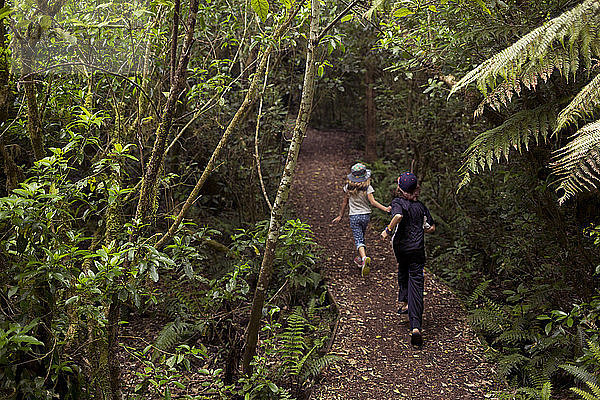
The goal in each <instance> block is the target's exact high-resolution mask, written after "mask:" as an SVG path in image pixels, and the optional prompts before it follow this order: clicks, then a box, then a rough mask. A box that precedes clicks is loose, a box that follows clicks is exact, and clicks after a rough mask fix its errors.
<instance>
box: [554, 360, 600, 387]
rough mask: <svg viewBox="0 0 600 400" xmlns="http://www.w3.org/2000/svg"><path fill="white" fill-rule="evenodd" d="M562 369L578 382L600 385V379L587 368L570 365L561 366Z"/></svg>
mask: <svg viewBox="0 0 600 400" xmlns="http://www.w3.org/2000/svg"><path fill="white" fill-rule="evenodd" d="M560 367H561V368H562V369H564V370H565V371H567V372H568V373H569V374H571V375H572V376H573V378H575V379H576V380H577V381H580V382H593V383H598V378H597V377H596V376H595V375H594V374H592V373H590V372H589V371H587V370H586V369H585V368H582V367H579V366H577V365H570V364H569V365H561V366H560Z"/></svg>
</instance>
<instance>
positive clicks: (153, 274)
mask: <svg viewBox="0 0 600 400" xmlns="http://www.w3.org/2000/svg"><path fill="white" fill-rule="evenodd" d="M150 278H152V280H153V281H154V282H158V272H157V271H156V265H154V264H152V265H150Z"/></svg>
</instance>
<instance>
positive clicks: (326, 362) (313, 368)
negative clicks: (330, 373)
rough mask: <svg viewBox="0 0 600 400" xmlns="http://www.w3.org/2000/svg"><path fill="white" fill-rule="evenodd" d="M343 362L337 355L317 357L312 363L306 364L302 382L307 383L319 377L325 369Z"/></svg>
mask: <svg viewBox="0 0 600 400" xmlns="http://www.w3.org/2000/svg"><path fill="white" fill-rule="evenodd" d="M342 360H343V358H342V357H340V356H338V355H335V354H326V355H324V356H322V357H315V358H313V359H312V360H311V361H310V362H308V363H305V364H304V367H303V369H302V374H301V379H302V381H305V380H307V379H310V378H313V377H315V376H317V375H319V373H321V371H322V370H323V369H325V368H327V367H329V366H330V365H333V364H335V363H337V362H340V361H342Z"/></svg>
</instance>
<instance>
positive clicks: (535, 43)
mask: <svg viewBox="0 0 600 400" xmlns="http://www.w3.org/2000/svg"><path fill="white" fill-rule="evenodd" d="M599 12H600V5H599V4H598V2H597V1H596V0H586V1H584V2H583V3H582V4H580V5H578V6H576V7H574V8H573V9H572V10H570V11H567V12H565V13H563V14H562V15H560V16H558V17H556V18H554V19H552V20H550V21H548V22H547V23H545V24H544V25H542V26H540V27H539V28H537V29H534V30H533V31H531V32H530V33H528V34H527V35H525V36H524V37H522V38H521V39H519V40H518V41H517V42H516V43H514V44H513V45H512V46H510V47H508V48H506V49H504V50H502V51H501V52H500V53H498V54H496V55H495V56H493V57H491V58H489V59H488V60H486V61H484V62H483V63H481V64H480V65H479V66H478V67H476V68H475V69H473V70H472V71H471V72H469V73H468V74H467V75H465V76H464V77H463V78H462V79H461V80H460V81H459V82H458V83H457V84H456V85H455V86H454V87H453V88H452V91H451V92H450V95H452V94H453V93H455V92H457V91H458V90H460V89H462V88H464V87H466V86H467V85H469V84H471V83H473V82H475V83H476V84H477V87H478V88H479V90H480V91H481V92H482V93H483V94H484V96H486V97H487V95H488V93H489V91H490V89H491V90H493V89H494V88H496V87H497V86H498V79H499V78H502V80H501V81H507V82H511V81H512V83H511V84H512V85H513V87H516V85H517V84H518V85H525V86H529V87H535V86H536V85H537V77H538V76H540V77H542V78H544V77H547V76H549V74H550V73H551V71H552V70H554V69H559V70H560V71H561V73H563V75H565V76H567V77H568V76H572V75H574V74H575V73H576V72H577V70H578V69H579V67H580V63H579V59H580V57H582V58H583V60H584V65H586V66H589V65H591V58H592V55H596V56H597V55H598V54H600V51H599V50H600V43H599V42H598V40H597V39H598V38H597V37H594V38H593V39H596V40H592V38H591V36H592V35H595V34H596V30H595V29H594V28H595V27H596V25H598V14H599ZM559 47H560V49H561V50H562V51H561V50H557V49H558V48H559Z"/></svg>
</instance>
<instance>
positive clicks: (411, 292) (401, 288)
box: [394, 249, 425, 330]
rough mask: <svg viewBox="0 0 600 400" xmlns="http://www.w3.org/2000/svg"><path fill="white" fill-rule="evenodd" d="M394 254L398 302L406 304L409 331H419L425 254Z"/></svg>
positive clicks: (421, 313) (421, 317)
mask: <svg viewBox="0 0 600 400" xmlns="http://www.w3.org/2000/svg"><path fill="white" fill-rule="evenodd" d="M394 253H395V255H396V260H397V261H398V301H400V302H406V303H408V319H409V321H410V329H415V328H416V329H419V330H421V325H422V322H423V286H424V277H423V268H424V267H425V252H423V251H417V252H408V253H402V252H399V251H396V249H394Z"/></svg>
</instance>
